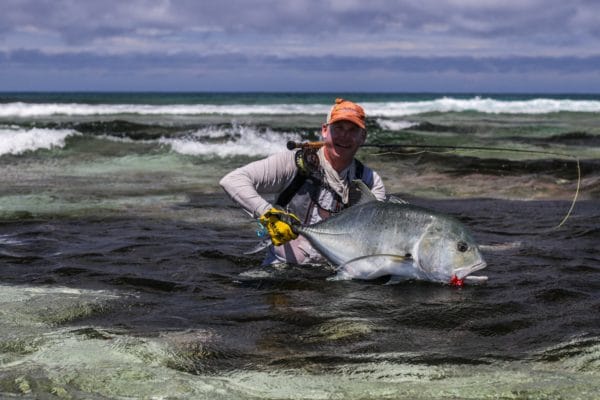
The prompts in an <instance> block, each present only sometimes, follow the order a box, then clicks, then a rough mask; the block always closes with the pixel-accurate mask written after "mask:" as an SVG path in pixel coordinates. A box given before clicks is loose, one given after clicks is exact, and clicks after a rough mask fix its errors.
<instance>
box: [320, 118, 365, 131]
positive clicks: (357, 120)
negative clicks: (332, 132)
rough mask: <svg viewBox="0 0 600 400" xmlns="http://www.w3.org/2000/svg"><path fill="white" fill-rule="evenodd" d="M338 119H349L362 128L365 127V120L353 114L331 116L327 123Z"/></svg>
mask: <svg viewBox="0 0 600 400" xmlns="http://www.w3.org/2000/svg"><path fill="white" fill-rule="evenodd" d="M338 121H350V122H352V123H354V124H356V125H358V126H360V127H361V128H362V129H366V126H365V122H364V121H363V120H361V119H360V118H357V117H355V116H354V115H340V116H337V117H335V118H332V119H331V120H330V121H329V123H330V124H333V123H334V122H338Z"/></svg>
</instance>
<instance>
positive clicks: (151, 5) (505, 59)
mask: <svg viewBox="0 0 600 400" xmlns="http://www.w3.org/2000/svg"><path fill="white" fill-rule="evenodd" d="M0 10H1V12H0V91H268V92H269V91H276V92H281V91H283V92H299V91H300V92H332V91H333V92H335V91H338V92H339V91H341V92H470V93H473V92H536V93H552V92H554V93H600V1H599V0H439V1H434V0H397V1H393V0H290V1H287V0H217V1H213V0H155V1H150V0H126V1H124V0H101V1H99V0H89V1H88V0H0Z"/></svg>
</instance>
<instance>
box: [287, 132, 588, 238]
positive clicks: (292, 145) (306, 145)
mask: <svg viewBox="0 0 600 400" xmlns="http://www.w3.org/2000/svg"><path fill="white" fill-rule="evenodd" d="M324 144H325V143H324V142H300V143H298V142H294V141H289V142H287V148H288V149H289V150H294V149H319V148H321V147H322V146H323V145H324ZM361 147H376V148H379V149H381V148H392V149H393V148H399V147H404V148H417V149H425V150H422V151H419V152H412V153H411V152H405V153H396V152H387V153H379V154H375V155H386V154H398V155H416V154H422V153H437V154H446V153H451V151H447V152H435V151H431V150H430V149H450V150H489V151H506V152H514V153H528V154H545V155H552V156H558V157H568V158H571V159H573V160H575V163H576V166H577V186H576V188H575V195H574V196H573V200H572V201H571V206H570V207H569V211H567V214H566V215H565V216H564V218H563V219H562V221H560V223H559V224H558V225H556V226H555V227H553V228H551V229H558V228H560V227H561V226H563V225H564V224H565V222H566V221H567V220H568V219H569V217H570V216H571V213H572V212H573V209H574V208H575V203H577V198H578V197H579V190H580V188H581V165H580V163H579V158H578V157H576V156H572V155H570V154H563V153H558V152H553V151H542V150H525V149H508V148H502V147H486V146H451V145H426V144H390V143H381V144H378V143H368V144H363V145H362V146H361Z"/></svg>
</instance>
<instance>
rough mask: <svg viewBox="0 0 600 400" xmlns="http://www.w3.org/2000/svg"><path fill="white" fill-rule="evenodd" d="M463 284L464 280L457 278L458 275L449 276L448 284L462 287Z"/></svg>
mask: <svg viewBox="0 0 600 400" xmlns="http://www.w3.org/2000/svg"><path fill="white" fill-rule="evenodd" d="M464 284H465V280H464V279H458V277H457V276H456V275H452V278H450V285H452V286H457V287H462V286H463V285H464Z"/></svg>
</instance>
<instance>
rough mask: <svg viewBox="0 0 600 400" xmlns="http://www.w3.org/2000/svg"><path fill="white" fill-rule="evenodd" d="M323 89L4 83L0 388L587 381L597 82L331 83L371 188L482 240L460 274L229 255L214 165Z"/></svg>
mask: <svg viewBox="0 0 600 400" xmlns="http://www.w3.org/2000/svg"><path fill="white" fill-rule="evenodd" d="M339 96H340V95H339V94H337V95H336V94H308V93H307V94H298V93H292V94H283V93H274V94H273V93H239V94H238V93H201V94H192V93H0V396H1V397H9V398H10V397H18V398H32V399H33V398H35V399H38V398H48V399H50V398H71V399H132V398H134V399H138V398H139V399H161V398H164V399H167V398H169V399H198V398H207V399H220V398H223V399H252V398H261V399H263V398H264V399H300V398H301V399H337V398H340V399H364V398H389V399H402V398H405V399H482V398H483V399H485V398H490V399H492V398H493V399H497V398H507V399H524V398H527V399H536V398H539V399H567V398H577V399H595V398H597V393H599V392H600V317H599V315H600V96H598V95H551V96H550V95H491V94H462V95H456V94H373V93H370V94H364V93H348V94H343V96H342V97H346V98H349V99H352V100H354V101H357V102H359V103H361V104H362V105H363V106H364V107H365V110H366V112H367V115H368V121H367V124H368V131H369V136H368V142H367V144H368V145H369V146H366V147H365V148H363V149H362V150H361V151H360V153H359V158H360V159H361V160H363V161H364V162H365V163H367V164H368V165H370V166H372V167H374V168H375V169H376V170H378V171H379V172H380V174H381V175H382V177H383V179H384V181H385V183H386V186H387V189H388V191H389V192H390V193H393V194H395V195H397V196H399V197H402V198H404V199H406V200H408V201H410V202H412V203H414V204H418V205H423V206H427V207H430V208H433V209H436V210H440V211H443V212H446V213H448V214H450V215H453V216H455V217H457V218H458V219H460V220H461V221H463V222H464V223H465V224H466V225H467V226H469V228H470V229H471V230H472V232H473V234H474V236H475V238H476V239H477V241H478V242H479V243H480V244H481V246H482V251H483V254H484V256H485V258H486V261H487V262H488V267H487V268H486V269H485V270H483V271H482V272H481V273H482V274H484V275H487V276H488V277H489V280H488V282H487V283H486V284H484V285H473V286H468V285H467V286H464V287H462V288H456V287H451V286H448V285H438V284H431V283H424V282H405V283H401V284H397V285H385V284H384V283H385V280H384V281H375V282H332V281H328V280H327V277H329V276H331V275H332V274H333V271H332V268H331V267H329V266H311V267H305V266H302V267H300V266H293V265H287V266H278V267H260V262H261V258H262V255H261V254H257V255H252V256H248V255H244V252H245V251H247V250H249V249H251V248H253V247H254V245H255V244H256V243H257V237H256V234H255V230H256V222H255V221H252V220H250V219H249V217H247V216H246V215H245V214H244V213H243V212H242V211H241V210H240V209H239V208H238V207H236V206H235V205H234V204H233V203H232V202H231V201H230V200H229V199H228V198H227V197H226V196H225V195H224V193H223V192H222V191H221V189H220V188H219V186H218V181H219V179H220V177H222V176H223V175H224V174H226V173H227V172H228V171H230V170H231V169H233V168H236V167H238V166H241V165H243V164H245V163H247V162H250V161H252V160H256V159H259V158H262V157H265V156H267V155H269V154H272V153H274V152H278V151H286V150H285V144H286V142H287V141H288V140H296V141H298V140H315V139H318V135H319V132H320V125H321V124H322V123H323V121H324V119H325V116H326V113H327V111H328V108H329V106H330V104H332V103H333V100H334V99H335V97H339ZM427 146H430V147H427ZM449 147H450V148H449ZM464 147H470V148H468V149H466V148H464ZM490 148H493V149H490ZM574 200H575V201H574ZM565 218H566V220H565ZM559 225H560V226H559Z"/></svg>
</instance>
